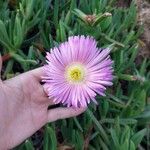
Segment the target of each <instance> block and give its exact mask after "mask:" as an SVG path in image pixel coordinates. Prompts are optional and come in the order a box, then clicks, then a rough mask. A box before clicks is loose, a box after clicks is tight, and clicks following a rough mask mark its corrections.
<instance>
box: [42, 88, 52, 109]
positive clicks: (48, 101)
mask: <svg viewBox="0 0 150 150" xmlns="http://www.w3.org/2000/svg"><path fill="white" fill-rule="evenodd" d="M39 92H40V93H41V94H40V95H41V97H42V98H43V99H42V101H45V103H46V104H47V107H48V106H51V105H55V102H54V101H53V99H52V98H49V97H48V95H47V94H46V93H45V91H44V88H43V86H42V85H40V86H39Z"/></svg>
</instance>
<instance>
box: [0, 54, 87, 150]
mask: <svg viewBox="0 0 150 150" xmlns="http://www.w3.org/2000/svg"><path fill="white" fill-rule="evenodd" d="M1 67H2V61H1V56H0V71H1ZM42 75H43V68H38V69H35V70H32V71H29V72H26V73H23V74H21V75H18V76H16V77H14V78H12V79H9V80H6V81H2V80H1V79H0V149H1V150H7V149H11V148H13V147H15V146H17V145H18V144H20V143H21V142H23V141H24V140H25V139H27V138H28V137H30V136H31V135H32V134H34V133H35V132H36V131H37V130H39V129H40V128H41V127H42V126H44V125H45V124H46V123H48V122H53V121H56V120H58V119H63V118H69V117H73V116H77V115H79V114H81V113H82V112H84V111H85V109H86V108H76V109H74V108H65V107H57V108H53V109H49V110H48V106H50V105H54V103H53V101H52V99H48V98H47V96H46V94H45V92H44V90H43V87H42V85H41V84H40V80H41V76H42Z"/></svg>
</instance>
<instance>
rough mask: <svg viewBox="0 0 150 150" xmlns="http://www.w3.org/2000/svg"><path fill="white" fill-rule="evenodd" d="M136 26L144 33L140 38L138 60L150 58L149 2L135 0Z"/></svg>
mask: <svg viewBox="0 0 150 150" xmlns="http://www.w3.org/2000/svg"><path fill="white" fill-rule="evenodd" d="M136 5H137V11H138V25H139V26H143V28H144V32H143V34H142V35H141V37H140V40H141V41H142V42H141V44H140V51H139V54H138V57H139V59H140V58H148V59H149V58H150V0H136Z"/></svg>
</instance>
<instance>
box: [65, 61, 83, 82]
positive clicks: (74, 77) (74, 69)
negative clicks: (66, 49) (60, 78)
mask: <svg viewBox="0 0 150 150" xmlns="http://www.w3.org/2000/svg"><path fill="white" fill-rule="evenodd" d="M84 76H85V69H84V67H83V66H82V65H81V64H79V63H74V64H72V65H70V66H68V67H67V68H66V79H67V81H69V82H71V83H79V82H81V81H83V80H84Z"/></svg>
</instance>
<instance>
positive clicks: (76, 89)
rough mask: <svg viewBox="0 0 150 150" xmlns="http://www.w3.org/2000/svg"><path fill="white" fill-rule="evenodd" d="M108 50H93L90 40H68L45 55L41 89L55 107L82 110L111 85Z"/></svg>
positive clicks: (110, 64)
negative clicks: (42, 88)
mask: <svg viewBox="0 0 150 150" xmlns="http://www.w3.org/2000/svg"><path fill="white" fill-rule="evenodd" d="M109 53H110V49H108V48H106V49H101V48H97V42H96V40H95V39H94V38H93V37H89V36H87V37H85V36H72V37H69V39H68V41H67V42H64V43H62V44H60V46H59V47H54V48H53V49H52V50H51V52H50V53H49V52H48V53H47V55H46V58H47V65H45V66H44V71H45V76H44V77H43V81H44V82H45V84H44V88H45V90H46V92H47V94H48V96H49V98H53V100H54V102H55V103H63V104H65V105H67V106H68V107H70V106H73V107H86V106H87V104H89V103H90V101H91V100H92V101H94V102H95V103H96V100H95V97H96V94H97V93H98V94H99V95H102V96H104V95H105V94H104V92H105V90H106V87H105V86H111V85H112V79H113V76H112V73H113V69H112V63H113V62H112V60H111V59H110V56H109Z"/></svg>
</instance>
